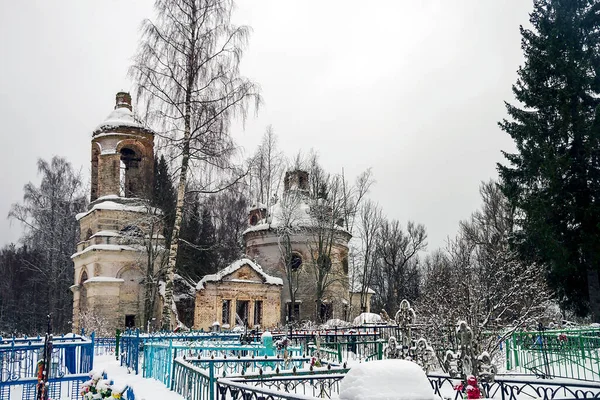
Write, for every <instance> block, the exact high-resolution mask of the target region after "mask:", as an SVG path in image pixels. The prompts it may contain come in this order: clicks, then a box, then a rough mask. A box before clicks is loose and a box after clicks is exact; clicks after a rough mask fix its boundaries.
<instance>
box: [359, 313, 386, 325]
mask: <svg viewBox="0 0 600 400" xmlns="http://www.w3.org/2000/svg"><path fill="white" fill-rule="evenodd" d="M352 323H353V324H354V325H363V324H381V323H383V319H382V318H381V315H379V314H375V313H362V314H360V315H359V316H358V317H356V318H354V322H352Z"/></svg>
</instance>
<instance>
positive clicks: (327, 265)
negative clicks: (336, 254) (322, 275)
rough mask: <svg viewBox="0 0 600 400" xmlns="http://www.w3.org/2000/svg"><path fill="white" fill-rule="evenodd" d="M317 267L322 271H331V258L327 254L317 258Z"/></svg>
mask: <svg viewBox="0 0 600 400" xmlns="http://www.w3.org/2000/svg"><path fill="white" fill-rule="evenodd" d="M317 265H318V266H319V269H321V270H322V271H329V270H330V269H331V257H329V256H328V255H327V254H321V255H320V256H319V257H318V258H317Z"/></svg>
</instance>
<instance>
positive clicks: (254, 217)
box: [250, 214, 258, 226]
mask: <svg viewBox="0 0 600 400" xmlns="http://www.w3.org/2000/svg"><path fill="white" fill-rule="evenodd" d="M256 224H258V216H257V215H256V214H252V216H251V217H250V225H252V226H254V225H256Z"/></svg>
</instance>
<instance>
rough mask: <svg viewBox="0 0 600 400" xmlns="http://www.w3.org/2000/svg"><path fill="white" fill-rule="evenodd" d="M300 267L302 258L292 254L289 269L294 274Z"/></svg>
mask: <svg viewBox="0 0 600 400" xmlns="http://www.w3.org/2000/svg"><path fill="white" fill-rule="evenodd" d="M301 266H302V256H301V255H300V254H298V253H293V254H292V257H291V258H290V268H291V269H292V271H293V272H296V271H298V270H299V269H300V267H301Z"/></svg>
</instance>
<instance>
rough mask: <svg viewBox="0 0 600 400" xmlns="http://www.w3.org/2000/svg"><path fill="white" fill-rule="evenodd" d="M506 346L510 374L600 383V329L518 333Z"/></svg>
mask: <svg viewBox="0 0 600 400" xmlns="http://www.w3.org/2000/svg"><path fill="white" fill-rule="evenodd" d="M505 345H506V368H507V369H508V370H512V369H520V368H522V369H524V370H526V371H528V372H531V373H534V374H536V375H538V376H543V377H562V378H575V379H582V380H590V381H600V328H587V329H565V330H547V331H533V332H515V333H513V334H512V336H511V337H510V338H509V339H508V340H506V342H505Z"/></svg>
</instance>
